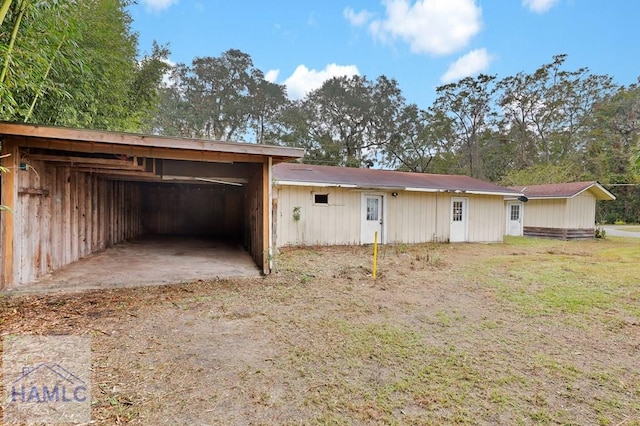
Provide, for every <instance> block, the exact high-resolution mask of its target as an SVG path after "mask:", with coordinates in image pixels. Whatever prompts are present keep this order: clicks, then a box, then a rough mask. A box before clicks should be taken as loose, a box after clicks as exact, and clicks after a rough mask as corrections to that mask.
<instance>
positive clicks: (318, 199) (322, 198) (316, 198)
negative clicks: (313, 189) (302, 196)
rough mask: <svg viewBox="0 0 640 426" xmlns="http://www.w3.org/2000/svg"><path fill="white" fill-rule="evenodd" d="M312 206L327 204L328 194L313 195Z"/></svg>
mask: <svg viewBox="0 0 640 426" xmlns="http://www.w3.org/2000/svg"><path fill="white" fill-rule="evenodd" d="M313 203H314V204H329V194H313Z"/></svg>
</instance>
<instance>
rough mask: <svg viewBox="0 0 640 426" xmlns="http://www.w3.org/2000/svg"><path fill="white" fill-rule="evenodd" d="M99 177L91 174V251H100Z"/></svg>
mask: <svg viewBox="0 0 640 426" xmlns="http://www.w3.org/2000/svg"><path fill="white" fill-rule="evenodd" d="M98 232H99V225H98V178H97V177H96V176H91V252H92V253H95V252H96V251H98Z"/></svg>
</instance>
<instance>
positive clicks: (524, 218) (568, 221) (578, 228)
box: [505, 181, 616, 239]
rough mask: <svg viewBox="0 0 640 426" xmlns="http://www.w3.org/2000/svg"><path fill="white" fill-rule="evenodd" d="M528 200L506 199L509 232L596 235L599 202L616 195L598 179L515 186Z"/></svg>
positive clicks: (543, 234)
mask: <svg viewBox="0 0 640 426" xmlns="http://www.w3.org/2000/svg"><path fill="white" fill-rule="evenodd" d="M511 189H513V190H515V191H518V192H521V193H523V194H524V195H525V197H526V198H527V199H528V201H527V202H526V203H523V202H522V201H519V200H516V199H514V198H512V197H510V198H508V199H507V200H506V202H505V203H506V214H505V216H506V228H505V229H506V233H507V235H525V236H534V237H550V238H561V239H575V238H593V237H594V235H595V226H596V201H598V200H601V201H606V200H615V199H616V197H615V196H614V195H613V194H612V193H611V192H609V191H608V190H607V189H606V188H604V187H603V186H602V185H601V184H599V183H598V182H596V181H590V182H570V183H557V184H547V185H528V186H518V187H512V188H511Z"/></svg>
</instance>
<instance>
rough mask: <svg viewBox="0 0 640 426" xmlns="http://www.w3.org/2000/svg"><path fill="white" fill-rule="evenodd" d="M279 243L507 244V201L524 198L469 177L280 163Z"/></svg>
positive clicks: (276, 188)
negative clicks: (375, 239)
mask: <svg viewBox="0 0 640 426" xmlns="http://www.w3.org/2000/svg"><path fill="white" fill-rule="evenodd" d="M273 178H274V188H273V210H274V214H273V218H274V225H273V227H274V230H275V237H274V238H275V243H276V245H277V246H278V247H281V246H290V245H349V244H369V243H373V242H374V236H375V235H376V232H377V235H378V241H379V242H381V243H383V244H384V243H424V242H430V241H450V242H465V241H468V242H499V241H502V239H503V235H504V225H505V217H504V215H505V211H504V199H505V197H518V196H520V195H522V194H521V193H519V192H518V191H517V190H514V189H508V188H504V187H501V186H498V185H494V184H492V183H489V182H484V181H482V180H478V179H474V178H471V177H469V176H458V175H437V174H422V173H409V172H398V171H388V170H374V169H356V168H344V167H332V166H316V165H308V164H299V163H280V164H277V165H275V166H274V167H273Z"/></svg>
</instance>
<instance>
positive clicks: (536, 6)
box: [522, 0, 558, 13]
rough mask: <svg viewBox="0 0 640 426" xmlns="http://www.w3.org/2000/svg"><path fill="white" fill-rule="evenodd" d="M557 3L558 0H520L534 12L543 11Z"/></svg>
mask: <svg viewBox="0 0 640 426" xmlns="http://www.w3.org/2000/svg"><path fill="white" fill-rule="evenodd" d="M556 3H558V0H522V5H523V6H524V7H526V8H527V9H529V10H530V11H532V12H535V13H545V12H546V11H548V10H549V9H551V8H552V7H553V6H555V5H556Z"/></svg>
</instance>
